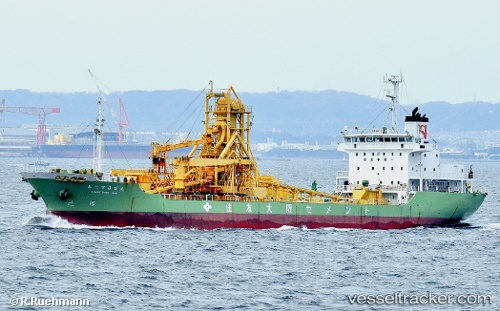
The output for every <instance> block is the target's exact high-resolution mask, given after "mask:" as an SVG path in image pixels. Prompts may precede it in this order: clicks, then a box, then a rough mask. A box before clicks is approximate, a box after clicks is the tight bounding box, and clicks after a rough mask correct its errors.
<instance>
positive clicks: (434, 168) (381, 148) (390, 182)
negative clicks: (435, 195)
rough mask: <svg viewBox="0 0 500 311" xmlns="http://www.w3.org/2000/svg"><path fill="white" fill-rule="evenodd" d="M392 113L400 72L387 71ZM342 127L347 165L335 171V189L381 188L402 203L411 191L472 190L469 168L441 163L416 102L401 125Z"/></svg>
mask: <svg viewBox="0 0 500 311" xmlns="http://www.w3.org/2000/svg"><path fill="white" fill-rule="evenodd" d="M386 82H389V83H392V84H393V94H391V95H388V97H389V98H391V102H392V105H391V108H390V109H391V113H392V118H398V113H397V112H398V110H399V102H398V89H399V87H398V86H399V83H401V82H402V78H401V77H399V76H391V77H390V78H387V79H386ZM397 124H398V123H397V120H394V119H393V120H392V128H391V129H387V128H385V127H384V128H381V129H375V128H373V129H360V128H358V127H355V128H354V129H348V128H347V127H346V128H344V130H343V131H342V137H343V141H342V142H341V143H339V145H338V150H339V151H343V152H346V153H347V154H348V156H349V171H348V172H339V175H338V176H337V191H339V192H341V193H343V194H346V195H347V194H348V193H350V192H351V191H352V190H353V189H355V188H356V187H361V186H363V185H364V186H368V187H370V188H378V187H380V188H382V190H383V192H384V193H385V195H384V198H385V199H389V200H390V201H392V203H404V202H405V201H407V200H408V199H409V198H410V197H411V195H412V194H413V193H415V191H447V192H466V191H472V190H471V179H472V177H473V176H472V175H473V174H472V170H470V171H466V170H465V169H464V167H463V165H457V164H442V163H440V155H439V150H438V147H437V145H436V143H435V142H434V141H433V140H431V139H430V138H429V118H428V117H427V116H426V115H421V114H420V113H419V112H418V108H415V109H414V110H413V111H412V115H411V116H406V118H405V122H404V129H398V128H397Z"/></svg>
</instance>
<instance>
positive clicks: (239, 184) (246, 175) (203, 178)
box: [111, 81, 336, 201]
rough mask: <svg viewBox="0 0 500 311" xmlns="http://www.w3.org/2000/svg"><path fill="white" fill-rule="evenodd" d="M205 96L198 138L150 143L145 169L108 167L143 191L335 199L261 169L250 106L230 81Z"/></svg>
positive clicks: (235, 197) (224, 196) (224, 197)
mask: <svg viewBox="0 0 500 311" xmlns="http://www.w3.org/2000/svg"><path fill="white" fill-rule="evenodd" d="M210 86H211V87H210V89H209V90H208V91H207V93H206V96H205V121H204V123H205V131H204V133H203V134H202V136H201V137H200V138H199V139H195V140H185V141H183V142H180V143H174V144H169V143H164V144H158V143H152V144H151V153H150V158H151V159H152V164H153V165H152V167H151V168H150V169H149V170H112V171H111V175H112V176H125V178H127V179H128V180H129V181H130V180H133V182H137V183H138V184H139V185H140V186H141V188H142V189H143V190H144V191H146V192H147V193H161V194H164V195H169V196H174V197H182V198H186V199H189V198H191V199H197V198H198V199H206V198H207V199H214V200H238V201H239V200H252V201H253V200H260V201H264V200H269V201H280V200H281V201H311V200H313V199H314V200H317V201H318V200H322V201H323V200H329V201H331V200H335V198H336V196H334V195H333V194H327V193H321V192H318V191H315V190H309V189H305V188H299V187H294V186H289V185H284V184H281V183H280V181H279V179H277V178H274V177H272V176H261V175H260V174H259V171H258V168H257V164H256V162H255V158H254V156H253V154H252V150H251V147H250V129H251V127H252V119H253V117H252V109H251V107H249V106H245V105H244V104H243V102H242V101H241V99H240V98H239V97H238V95H237V94H236V91H235V90H234V88H233V87H232V86H230V87H229V88H228V89H227V90H221V91H218V92H214V90H213V86H212V82H211V81H210ZM191 146H192V147H193V148H192V149H191V152H189V154H187V155H186V156H182V157H175V158H173V159H169V157H168V153H169V151H171V150H174V149H178V148H185V147H191Z"/></svg>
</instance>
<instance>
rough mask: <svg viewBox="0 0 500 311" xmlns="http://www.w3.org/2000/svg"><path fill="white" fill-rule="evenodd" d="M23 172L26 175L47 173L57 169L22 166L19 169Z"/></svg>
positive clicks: (34, 165)
mask: <svg viewBox="0 0 500 311" xmlns="http://www.w3.org/2000/svg"><path fill="white" fill-rule="evenodd" d="M21 169H22V171H23V172H26V173H49V172H52V171H54V170H55V169H57V167H56V166H45V165H37V164H36V163H35V164H23V165H22V167H21Z"/></svg>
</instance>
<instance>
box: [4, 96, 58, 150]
mask: <svg viewBox="0 0 500 311" xmlns="http://www.w3.org/2000/svg"><path fill="white" fill-rule="evenodd" d="M4 112H12V113H22V114H29V115H38V131H37V135H36V143H37V145H44V144H45V143H46V142H47V126H46V125H45V118H46V117H47V115H48V114H51V113H59V112H61V109H60V108H45V107H5V99H2V104H1V105H0V121H1V120H2V119H3V118H2V117H3V113H4Z"/></svg>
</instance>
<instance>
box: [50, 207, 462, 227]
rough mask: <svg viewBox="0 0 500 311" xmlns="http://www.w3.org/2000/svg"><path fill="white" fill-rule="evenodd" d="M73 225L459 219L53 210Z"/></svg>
mask: <svg viewBox="0 0 500 311" xmlns="http://www.w3.org/2000/svg"><path fill="white" fill-rule="evenodd" d="M51 213H52V214H54V215H57V216H59V217H61V218H63V219H66V220H67V221H69V222H70V223H72V224H79V225H89V226H115V227H130V226H135V227H147V228H170V227H173V228H180V229H182V228H185V229H201V230H212V229H220V228H246V229H272V228H280V227H282V226H292V227H299V228H301V227H307V228H308V229H317V228H328V227H335V228H351V229H372V230H376V229H406V228H412V227H417V226H446V225H450V224H454V223H457V222H459V221H460V220H459V219H449V218H446V219H444V218H410V217H400V218H396V217H377V216H374V217H359V216H329V217H325V216H313V215H301V216H296V215H252V216H249V215H240V214H192V213H136V212H134V213H111V212H65V211H52V212H51Z"/></svg>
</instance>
